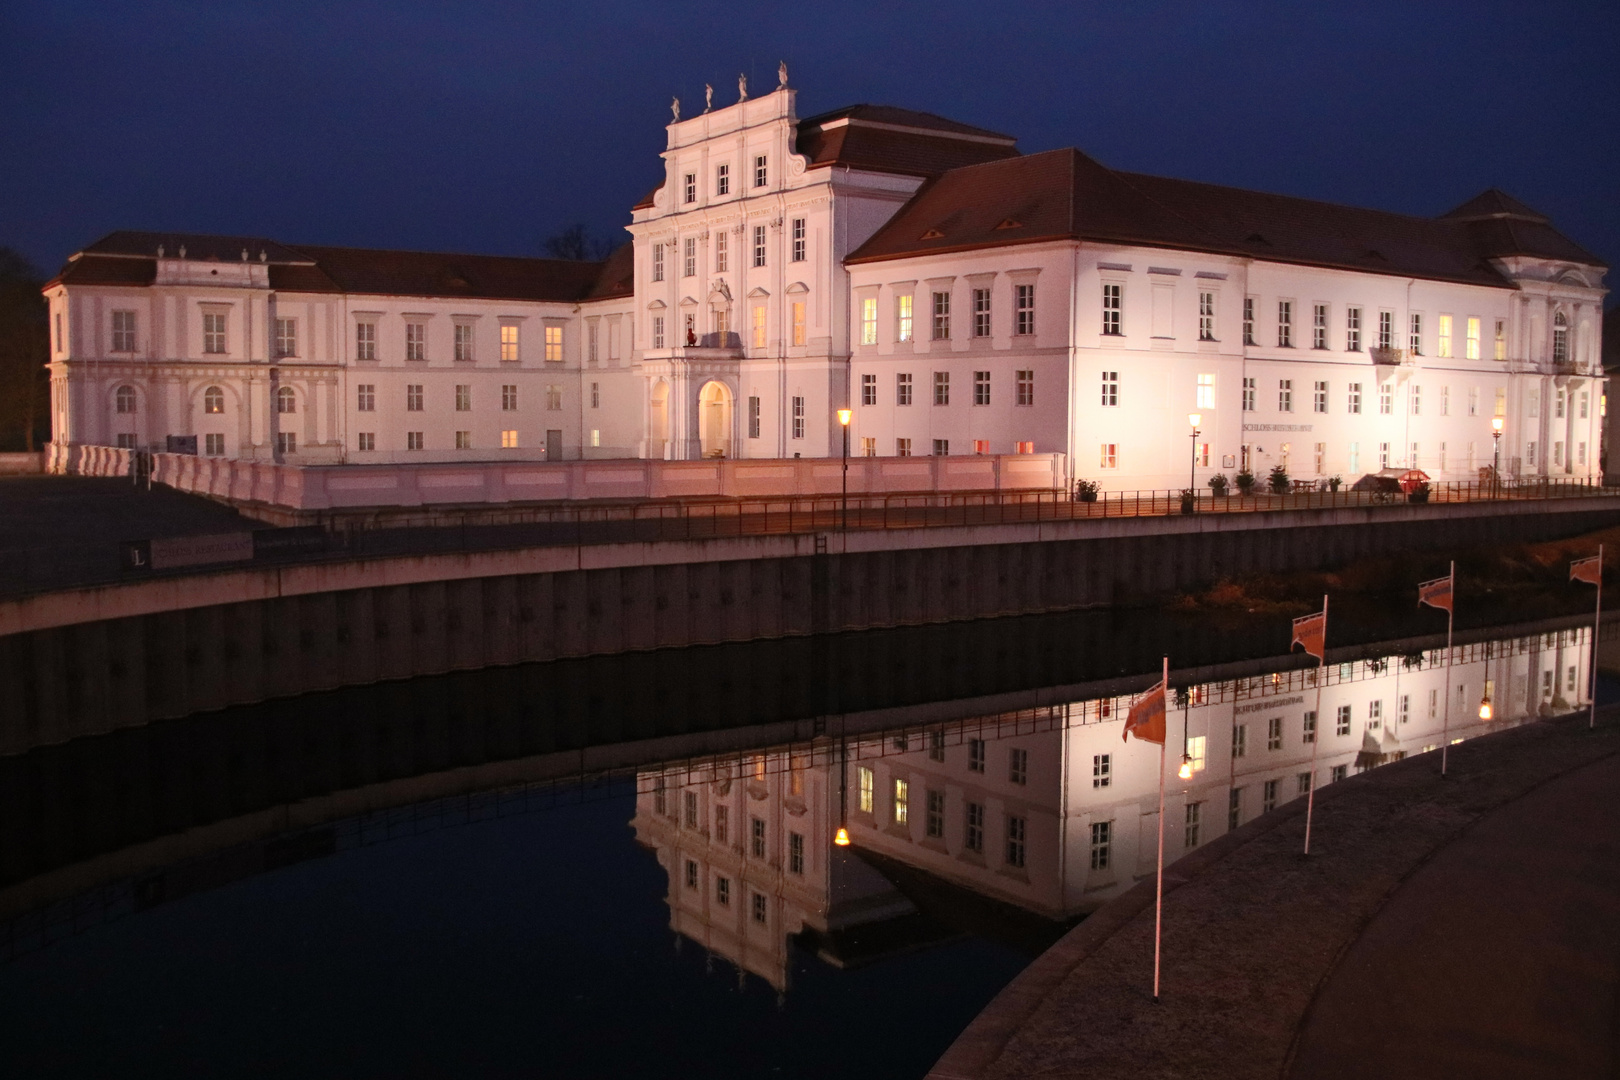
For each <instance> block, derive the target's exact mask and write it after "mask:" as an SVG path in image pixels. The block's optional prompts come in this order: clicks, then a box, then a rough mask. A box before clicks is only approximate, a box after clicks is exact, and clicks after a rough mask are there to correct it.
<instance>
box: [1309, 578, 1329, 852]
mask: <svg viewBox="0 0 1620 1080" xmlns="http://www.w3.org/2000/svg"><path fill="white" fill-rule="evenodd" d="M1327 607H1328V598H1327V594H1326V593H1323V594H1322V655H1321V656H1318V657H1317V658H1316V730H1314V731H1312V732H1311V786H1310V789H1309V790H1307V791H1306V792H1305V854H1306V855H1309V854H1310V853H1311V815H1312V813H1313V812H1314V811H1315V809H1316V748H1317V747H1318V746H1320V745H1321V744H1322V676H1323V674H1324V671H1325V669H1326V666H1327Z"/></svg>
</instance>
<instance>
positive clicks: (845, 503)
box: [838, 409, 851, 531]
mask: <svg viewBox="0 0 1620 1080" xmlns="http://www.w3.org/2000/svg"><path fill="white" fill-rule="evenodd" d="M850 416H851V413H850V411H849V410H848V409H839V410H838V425H839V426H840V427H842V428H843V429H844V490H843V500H842V502H841V503H840V504H839V509H838V528H839V530H840V531H843V530H845V529H847V528H849V421H850Z"/></svg>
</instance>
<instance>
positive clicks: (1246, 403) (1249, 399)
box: [1243, 378, 1254, 412]
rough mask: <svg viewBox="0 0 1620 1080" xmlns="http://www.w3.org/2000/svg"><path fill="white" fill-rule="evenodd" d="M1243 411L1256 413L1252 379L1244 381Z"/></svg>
mask: <svg viewBox="0 0 1620 1080" xmlns="http://www.w3.org/2000/svg"><path fill="white" fill-rule="evenodd" d="M1243 411H1244V412H1254V380H1253V379H1252V378H1246V379H1244V380H1243Z"/></svg>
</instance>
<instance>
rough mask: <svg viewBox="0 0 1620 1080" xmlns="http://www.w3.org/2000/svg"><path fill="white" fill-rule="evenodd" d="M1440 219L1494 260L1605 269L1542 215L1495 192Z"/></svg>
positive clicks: (1595, 258) (1483, 195) (1600, 261)
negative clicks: (1463, 231)
mask: <svg viewBox="0 0 1620 1080" xmlns="http://www.w3.org/2000/svg"><path fill="white" fill-rule="evenodd" d="M1441 217H1442V219H1444V220H1447V221H1456V222H1460V223H1461V224H1463V225H1464V226H1465V227H1466V228H1467V230H1468V232H1469V234H1470V235H1471V236H1472V237H1473V239H1474V246H1475V247H1476V248H1478V249H1479V250H1480V251H1481V252H1482V253H1483V254H1485V255H1488V256H1491V257H1493V258H1505V257H1506V256H1509V255H1530V256H1536V257H1540V258H1546V259H1563V260H1567V261H1569V262H1578V263H1585V264H1586V265H1588V266H1607V265H1608V264H1607V263H1605V262H1604V261H1603V260H1602V259H1599V258H1598V257H1597V256H1596V255H1593V254H1592V253H1591V252H1590V251H1587V250H1586V249H1585V248H1583V247H1581V246H1580V245H1579V244H1577V243H1576V242H1575V241H1573V240H1571V239H1570V238H1569V237H1567V236H1565V235H1564V234H1563V233H1561V232H1559V231H1558V230H1557V229H1555V228H1553V226H1552V222H1551V221H1550V220H1548V218H1547V216H1546V215H1545V214H1542V213H1541V212H1539V211H1536V210H1532V209H1531V208H1530V207H1528V206H1526V205H1525V204H1524V203H1522V202H1520V201H1519V200H1518V199H1515V198H1514V197H1513V196H1511V195H1509V194H1507V193H1506V192H1505V191H1499V190H1497V189H1496V188H1488V189H1486V190H1485V191H1482V192H1481V193H1479V194H1478V195H1475V196H1474V197H1473V198H1472V199H1469V200H1468V201H1467V202H1465V203H1463V204H1462V205H1461V206H1459V207H1457V208H1456V209H1455V210H1452V211H1450V212H1449V213H1446V214H1442V215H1441Z"/></svg>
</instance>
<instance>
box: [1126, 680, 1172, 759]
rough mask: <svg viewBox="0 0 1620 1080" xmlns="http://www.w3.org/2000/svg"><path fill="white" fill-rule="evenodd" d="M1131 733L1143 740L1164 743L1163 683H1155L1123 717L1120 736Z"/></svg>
mask: <svg viewBox="0 0 1620 1080" xmlns="http://www.w3.org/2000/svg"><path fill="white" fill-rule="evenodd" d="M1132 735H1135V736H1136V737H1137V738H1138V739H1141V740H1142V741H1143V742H1156V743H1158V744H1159V745H1160V746H1163V745H1164V683H1162V682H1161V683H1158V684H1156V685H1155V686H1154V687H1153V689H1151V690H1149V691H1148V692H1147V693H1146V694H1143V695H1142V697H1141V699H1140V700H1139V701H1137V703H1136V704H1135V705H1132V706H1131V713H1130V715H1129V716H1127V717H1126V718H1125V734H1124V735H1123V736H1121V737H1122V738H1125V739H1129V738H1130V737H1131V736H1132Z"/></svg>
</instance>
